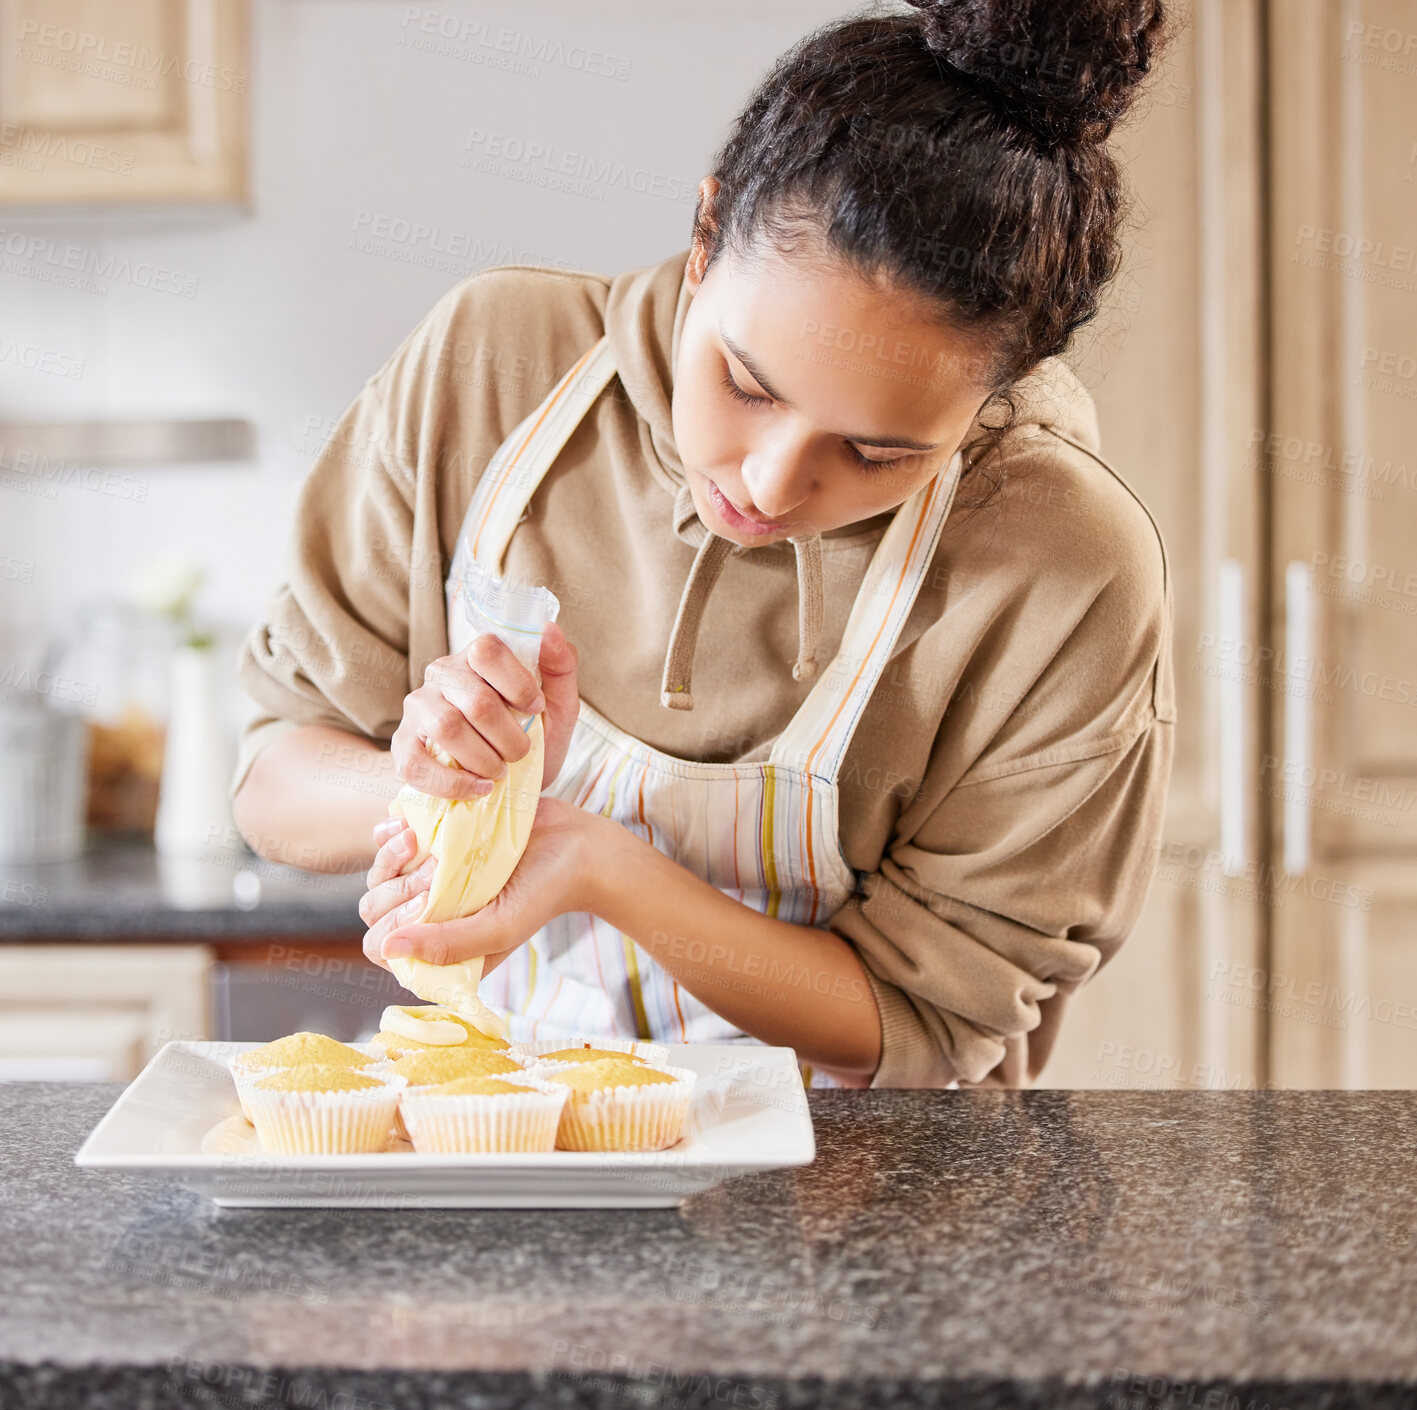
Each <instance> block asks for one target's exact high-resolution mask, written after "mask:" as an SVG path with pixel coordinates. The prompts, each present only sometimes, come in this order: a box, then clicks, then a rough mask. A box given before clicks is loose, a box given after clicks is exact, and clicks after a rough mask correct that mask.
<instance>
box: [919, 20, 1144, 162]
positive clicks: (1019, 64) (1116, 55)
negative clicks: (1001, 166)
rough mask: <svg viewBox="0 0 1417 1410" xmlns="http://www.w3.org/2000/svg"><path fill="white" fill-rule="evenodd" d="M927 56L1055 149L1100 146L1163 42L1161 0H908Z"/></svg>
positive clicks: (1126, 105)
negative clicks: (969, 82)
mask: <svg viewBox="0 0 1417 1410" xmlns="http://www.w3.org/2000/svg"><path fill="white" fill-rule="evenodd" d="M906 3H907V4H909V5H910V6H912V7H913V8H914V9H916V10H919V11H921V15H922V19H921V29H922V33H923V38H924V41H925V43H926V45H927V46H928V47H929V49H930V51H931V53H933V54H934V55H935V56H936V57H937V58H939V59H942V60H943V61H944V62H945V63H946V64H948V65H949V66H950V68H952V69H955V70H956V71H958V72H959V73H961V74H964V75H965V76H966V77H968V78H969V79H971V80H973V81H974V82H975V83H977V84H979V85H980V86H981V87H983V88H985V89H987V90H988V91H989V95H990V97H991V98H994V99H996V100H997V101H998V102H999V104H1000V106H1001V107H1002V108H1003V109H1005V111H1006V112H1007V114H1008V116H1009V117H1010V118H1011V119H1012V120H1013V121H1015V122H1018V123H1020V124H1022V125H1023V126H1025V127H1027V128H1028V129H1029V130H1030V131H1031V132H1033V133H1034V135H1035V136H1037V137H1039V138H1040V139H1042V140H1043V141H1045V142H1047V143H1049V144H1054V143H1063V144H1068V145H1082V144H1087V143H1093V142H1103V141H1105V140H1106V139H1107V137H1108V136H1109V134H1110V133H1111V131H1112V128H1113V126H1114V125H1115V124H1116V123H1117V121H1118V119H1119V118H1121V116H1122V115H1123V114H1124V113H1125V112H1126V110H1127V108H1128V106H1129V105H1130V103H1131V101H1132V99H1133V98H1134V97H1135V96H1136V88H1137V84H1138V83H1140V82H1141V80H1142V79H1143V78H1144V77H1145V76H1146V73H1147V71H1148V69H1149V68H1150V66H1151V54H1152V50H1153V48H1155V47H1156V46H1157V45H1158V44H1159V43H1160V41H1161V38H1162V35H1161V30H1162V26H1163V22H1164V17H1163V13H1162V0H906Z"/></svg>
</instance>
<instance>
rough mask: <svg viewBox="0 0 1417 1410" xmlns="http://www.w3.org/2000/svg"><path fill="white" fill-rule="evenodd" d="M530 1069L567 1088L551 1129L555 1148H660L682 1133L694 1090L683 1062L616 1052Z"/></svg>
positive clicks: (692, 1082) (545, 1078)
mask: <svg viewBox="0 0 1417 1410" xmlns="http://www.w3.org/2000/svg"><path fill="white" fill-rule="evenodd" d="M532 1073H533V1075H534V1076H536V1077H538V1078H542V1079H543V1080H544V1081H545V1082H546V1083H547V1084H555V1085H559V1086H564V1087H567V1088H568V1089H569V1090H570V1096H569V1097H568V1098H567V1099H566V1105H565V1108H564V1109H563V1111H562V1112H561V1123H560V1126H559V1127H558V1128H557V1131H556V1146H557V1148H558V1149H559V1150H568V1151H659V1150H664V1149H665V1148H666V1147H668V1146H672V1145H673V1144H674V1143H675V1142H676V1141H678V1140H679V1139H680V1138H681V1137H682V1136H683V1134H684V1125H685V1122H686V1121H687V1120H688V1116H689V1098H690V1096H691V1095H692V1093H693V1090H694V1074H693V1073H692V1072H691V1071H689V1069H688V1068H686V1067H651V1066H650V1065H649V1064H648V1063H644V1062H635V1061H631V1060H630V1059H629V1058H627V1057H625V1056H624V1055H623V1054H617V1055H616V1056H615V1057H612V1058H601V1059H600V1060H599V1061H596V1062H579V1063H574V1064H570V1065H566V1066H558V1067H555V1068H549V1067H548V1068H533V1069H532Z"/></svg>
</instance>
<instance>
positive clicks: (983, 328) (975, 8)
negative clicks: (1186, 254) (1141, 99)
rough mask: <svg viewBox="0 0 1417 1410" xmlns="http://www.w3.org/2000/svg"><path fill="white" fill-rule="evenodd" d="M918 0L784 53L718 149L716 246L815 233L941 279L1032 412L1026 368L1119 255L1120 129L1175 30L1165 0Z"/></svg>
mask: <svg viewBox="0 0 1417 1410" xmlns="http://www.w3.org/2000/svg"><path fill="white" fill-rule="evenodd" d="M905 3H906V4H908V5H909V6H910V7H911V8H910V9H909V10H905V11H903V12H900V13H885V14H883V13H867V14H864V15H859V16H857V17H853V18H849V19H846V20H841V21H837V22H835V23H833V24H829V25H826V26H823V27H822V28H820V29H818V30H815V31H814V32H812V33H811V34H809V35H807V36H806V37H805V38H804V39H802V40H800V41H799V42H798V43H797V44H796V45H794V46H793V48H792V49H790V50H789V51H788V52H787V53H786V54H784V55H783V56H782V57H781V58H780V59H779V60H778V61H777V63H776V64H775V65H774V66H773V68H772V71H771V72H770V73H769V74H768V75H767V77H766V78H765V79H764V80H763V81H762V83H761V84H759V86H758V88H757V91H756V92H755V93H754V94H753V96H752V97H751V98H750V99H749V101H748V104H747V106H746V107H745V108H744V109H743V111H742V113H741V114H740V115H739V117H738V119H737V121H736V122H735V123H734V126H733V129H732V131H731V132H730V134H729V137H728V139H727V141H726V142H725V143H724V145H723V147H722V148H721V150H720V151H719V153H718V155H717V157H716V158H715V160H714V164H713V169H712V173H711V174H712V175H713V176H714V177H716V178H717V180H718V182H719V190H718V194H717V198H716V200H715V202H714V213H713V214H714V224H715V225H716V227H717V228H716V229H710V228H709V227H708V225H707V222H706V221H705V219H704V213H703V212H702V210H701V209H698V210H696V211H695V217H694V230H695V234H696V235H697V236H699V237H700V238H702V239H703V240H704V242H705V243H706V245H707V246H708V248H709V250H710V257H709V263H710V265H711V264H712V263H713V261H714V260H715V259H716V258H718V256H719V255H720V254H722V253H723V252H724V251H725V250H732V251H736V252H739V253H743V254H746V253H750V252H751V251H752V250H753V249H754V248H756V247H757V246H758V245H759V242H764V243H766V245H767V246H768V247H770V248H773V249H776V250H778V251H780V252H782V253H783V254H790V253H792V252H794V251H795V250H797V249H798V247H799V243H800V244H805V245H807V246H808V247H809V248H810V247H815V248H817V249H820V250H822V251H824V252H825V253H826V254H827V255H828V256H830V257H834V258H836V259H838V260H840V261H842V262H843V263H844V264H845V265H846V266H847V267H848V268H850V269H852V270H853V271H855V272H856V273H858V274H859V275H861V276H864V277H865V278H867V279H870V280H872V281H876V282H881V281H884V282H885V283H886V284H887V285H889V286H893V287H897V288H903V289H906V290H909V291H912V292H915V293H917V294H920V295H923V296H924V298H925V299H926V301H927V306H929V307H932V308H934V309H935V310H936V311H937V313H938V315H939V317H940V318H941V320H942V321H943V322H944V323H945V324H946V326H948V327H950V328H952V329H954V330H956V331H957V332H959V333H960V334H961V335H962V336H963V337H964V340H965V343H966V345H967V346H968V347H969V348H970V349H971V351H972V353H973V355H974V357H975V359H976V361H975V364H974V370H973V376H974V378H975V380H976V381H979V382H980V383H981V384H982V385H985V386H987V387H988V388H989V390H990V391H991V392H993V393H994V394H995V395H996V396H1001V397H1002V399H1003V400H1004V402H1005V403H1006V404H1007V405H1009V407H1010V411H1012V404H1011V403H1010V402H1009V401H1008V397H1007V389H1008V388H1009V386H1010V385H1011V384H1012V383H1013V382H1015V381H1016V380H1017V379H1018V378H1020V377H1021V376H1023V375H1024V374H1025V373H1027V372H1028V371H1029V370H1031V369H1032V368H1033V367H1034V366H1036V365H1037V364H1038V363H1039V362H1041V361H1042V360H1043V359H1044V358H1047V357H1050V356H1053V355H1054V354H1056V353H1060V352H1062V351H1063V350H1064V349H1065V348H1066V347H1067V346H1068V342H1069V340H1070V338H1071V337H1072V334H1073V332H1074V330H1075V329H1077V328H1078V327H1080V326H1081V325H1082V324H1084V323H1086V322H1087V321H1088V320H1089V319H1090V318H1092V317H1093V315H1094V314H1095V313H1096V312H1097V307H1098V300H1099V296H1100V295H1101V292H1102V290H1103V288H1104V286H1105V285H1106V284H1107V282H1108V281H1109V280H1110V279H1111V278H1112V276H1113V275H1114V274H1115V273H1116V272H1117V267H1118V263H1119V258H1120V252H1121V249H1120V238H1119V235H1120V226H1121V221H1122V218H1123V215H1124V213H1125V207H1124V193H1123V187H1122V180H1121V175H1120V173H1119V172H1118V169H1117V166H1116V163H1115V162H1114V161H1113V160H1112V157H1111V155H1110V154H1109V152H1108V150H1107V139H1108V136H1109V134H1110V133H1111V131H1112V128H1113V126H1114V124H1115V123H1116V122H1117V121H1118V119H1119V118H1121V117H1122V115H1123V114H1124V113H1125V112H1126V110H1127V108H1128V106H1129V104H1130V103H1131V100H1132V99H1133V97H1134V96H1135V94H1136V91H1137V85H1138V84H1139V83H1140V81H1141V80H1142V78H1143V77H1144V76H1145V74H1146V73H1147V71H1148V69H1149V68H1150V67H1151V63H1152V59H1153V57H1154V55H1155V54H1156V52H1157V51H1158V49H1159V47H1160V45H1161V44H1162V43H1163V41H1164V34H1165V28H1166V18H1165V16H1164V15H1163V6H1162V0H905ZM995 429H996V430H998V431H999V432H1002V431H1003V430H1004V429H1006V423H999V425H998V426H997V427H996V428H995Z"/></svg>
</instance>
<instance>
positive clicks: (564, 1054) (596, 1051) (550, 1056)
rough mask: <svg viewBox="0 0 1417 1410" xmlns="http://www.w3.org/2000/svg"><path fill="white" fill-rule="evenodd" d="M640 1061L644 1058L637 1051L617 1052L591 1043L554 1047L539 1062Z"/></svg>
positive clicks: (539, 1058)
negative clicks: (569, 1046) (570, 1046)
mask: <svg viewBox="0 0 1417 1410" xmlns="http://www.w3.org/2000/svg"><path fill="white" fill-rule="evenodd" d="M607 1060H608V1061H611V1062H638V1063H643V1062H644V1059H643V1058H642V1057H640V1056H638V1055H637V1054H635V1053H617V1052H615V1051H613V1050H612V1049H610V1048H592V1047H591V1045H590V1044H589V1043H587V1044H586V1045H585V1047H583V1048H553V1049H552V1050H551V1052H549V1053H542V1054H541V1055H540V1056H539V1057H538V1059H537V1061H538V1062H554V1063H563V1062H564V1063H573V1062H605V1061H607Z"/></svg>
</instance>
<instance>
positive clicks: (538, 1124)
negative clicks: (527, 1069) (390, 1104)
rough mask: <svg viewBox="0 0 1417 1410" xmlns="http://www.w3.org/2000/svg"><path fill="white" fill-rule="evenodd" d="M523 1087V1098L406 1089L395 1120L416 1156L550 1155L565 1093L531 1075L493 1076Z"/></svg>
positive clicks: (552, 1084) (418, 1088)
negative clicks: (509, 1152) (486, 1153)
mask: <svg viewBox="0 0 1417 1410" xmlns="http://www.w3.org/2000/svg"><path fill="white" fill-rule="evenodd" d="M497 1080H499V1081H505V1082H510V1083H511V1084H512V1085H513V1086H514V1087H525V1088H526V1092H525V1094H518V1095H517V1096H511V1095H509V1094H507V1093H505V1092H504V1093H502V1094H501V1095H496V1096H492V1095H482V1096H479V1095H475V1094H472V1093H468V1094H465V1095H455V1094H439V1093H437V1091H436V1088H434V1087H408V1088H406V1089H405V1090H404V1092H403V1093H402V1095H401V1096H400V1098H399V1116H400V1118H401V1120H402V1124H403V1125H404V1126H405V1127H406V1129H407V1130H408V1138H409V1140H410V1141H412V1142H413V1148H414V1150H415V1151H416V1152H417V1153H418V1154H419V1155H453V1154H459V1155H461V1154H476V1153H482V1152H491V1151H550V1150H554V1149H555V1148H556V1132H557V1129H558V1126H559V1123H560V1118H561V1112H562V1109H563V1108H564V1106H565V1104H566V1099H567V1097H568V1096H569V1095H570V1088H568V1087H563V1086H561V1085H560V1084H559V1083H549V1082H540V1081H538V1080H537V1079H536V1078H535V1077H534V1076H532V1075H531V1074H529V1073H527V1074H516V1073H507V1074H505V1076H504V1075H502V1074H498V1077H497Z"/></svg>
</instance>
